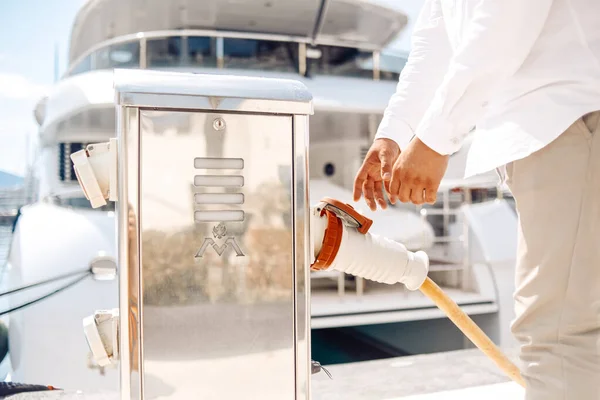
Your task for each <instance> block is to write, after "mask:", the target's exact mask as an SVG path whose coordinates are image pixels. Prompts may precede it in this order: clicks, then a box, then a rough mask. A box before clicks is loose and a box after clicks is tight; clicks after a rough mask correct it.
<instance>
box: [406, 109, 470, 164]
mask: <svg viewBox="0 0 600 400" xmlns="http://www.w3.org/2000/svg"><path fill="white" fill-rule="evenodd" d="M467 134H468V132H465V133H464V134H458V133H457V129H456V127H455V126H453V125H452V124H450V123H448V122H446V121H445V120H444V119H443V118H440V119H436V120H433V121H432V120H423V121H422V123H421V125H419V128H418V129H417V132H416V136H417V137H418V138H419V140H421V142H423V143H424V144H425V145H426V146H427V147H429V148H430V149H432V150H433V151H435V152H436V153H439V154H441V155H444V156H446V155H451V154H454V153H456V152H457V151H459V150H460V148H461V147H462V144H463V142H464V140H465V137H466V136H467Z"/></svg>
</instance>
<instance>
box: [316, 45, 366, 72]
mask: <svg viewBox="0 0 600 400" xmlns="http://www.w3.org/2000/svg"><path fill="white" fill-rule="evenodd" d="M306 55H307V57H306V58H307V59H306V67H307V73H308V75H309V76H310V75H313V76H314V75H338V76H354V77H363V78H369V79H372V78H373V70H372V68H370V67H368V66H365V65H364V64H365V63H367V62H368V61H369V60H372V56H373V53H371V52H367V51H361V50H358V49H354V48H350V47H339V46H314V47H313V46H310V47H308V49H307V54H306Z"/></svg>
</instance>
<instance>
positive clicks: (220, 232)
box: [195, 222, 245, 258]
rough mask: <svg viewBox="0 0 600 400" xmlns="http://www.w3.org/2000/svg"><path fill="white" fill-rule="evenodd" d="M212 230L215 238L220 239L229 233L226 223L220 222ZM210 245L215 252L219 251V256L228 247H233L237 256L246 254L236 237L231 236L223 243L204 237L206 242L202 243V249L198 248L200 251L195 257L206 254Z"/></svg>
mask: <svg viewBox="0 0 600 400" xmlns="http://www.w3.org/2000/svg"><path fill="white" fill-rule="evenodd" d="M212 232H213V236H214V238H215V239H217V240H220V239H222V238H224V237H225V236H226V235H227V228H226V227H225V224H224V223H222V222H220V223H219V224H218V225H216V226H215V227H214V228H213V230H212ZM208 246H211V247H212V248H213V250H214V251H215V253H217V254H218V255H219V256H221V255H223V253H224V252H225V250H226V249H227V247H231V248H233V250H234V251H235V254H236V256H237V257H244V256H245V254H244V253H243V252H242V249H240V246H239V245H238V244H237V242H236V240H235V237H234V236H229V237H227V239H225V241H224V242H223V244H221V245H219V244H217V242H215V240H214V239H213V238H210V237H207V238H204V242H203V243H202V246H201V247H200V250H198V252H197V253H196V256H195V258H201V257H202V256H204V253H205V252H206V249H207V248H208Z"/></svg>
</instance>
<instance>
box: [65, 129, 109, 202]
mask: <svg viewBox="0 0 600 400" xmlns="http://www.w3.org/2000/svg"><path fill="white" fill-rule="evenodd" d="M117 145H118V142H117V139H116V138H112V139H110V141H108V142H104V143H94V144H90V145H88V146H87V147H86V148H85V149H83V150H79V151H77V152H75V153H73V154H71V161H73V168H74V170H75V175H76V176H77V181H78V182H79V185H80V186H81V188H82V189H83V192H84V194H85V197H86V198H87V199H88V200H89V201H90V203H91V205H92V208H98V207H102V206H104V205H106V201H107V200H109V201H117V197H118V196H117V157H118V155H117Z"/></svg>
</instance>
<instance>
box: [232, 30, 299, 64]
mask: <svg viewBox="0 0 600 400" xmlns="http://www.w3.org/2000/svg"><path fill="white" fill-rule="evenodd" d="M223 66H224V68H239V69H256V70H263V71H283V72H298V43H289V42H277V41H270V40H253V39H228V38H225V39H223Z"/></svg>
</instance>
